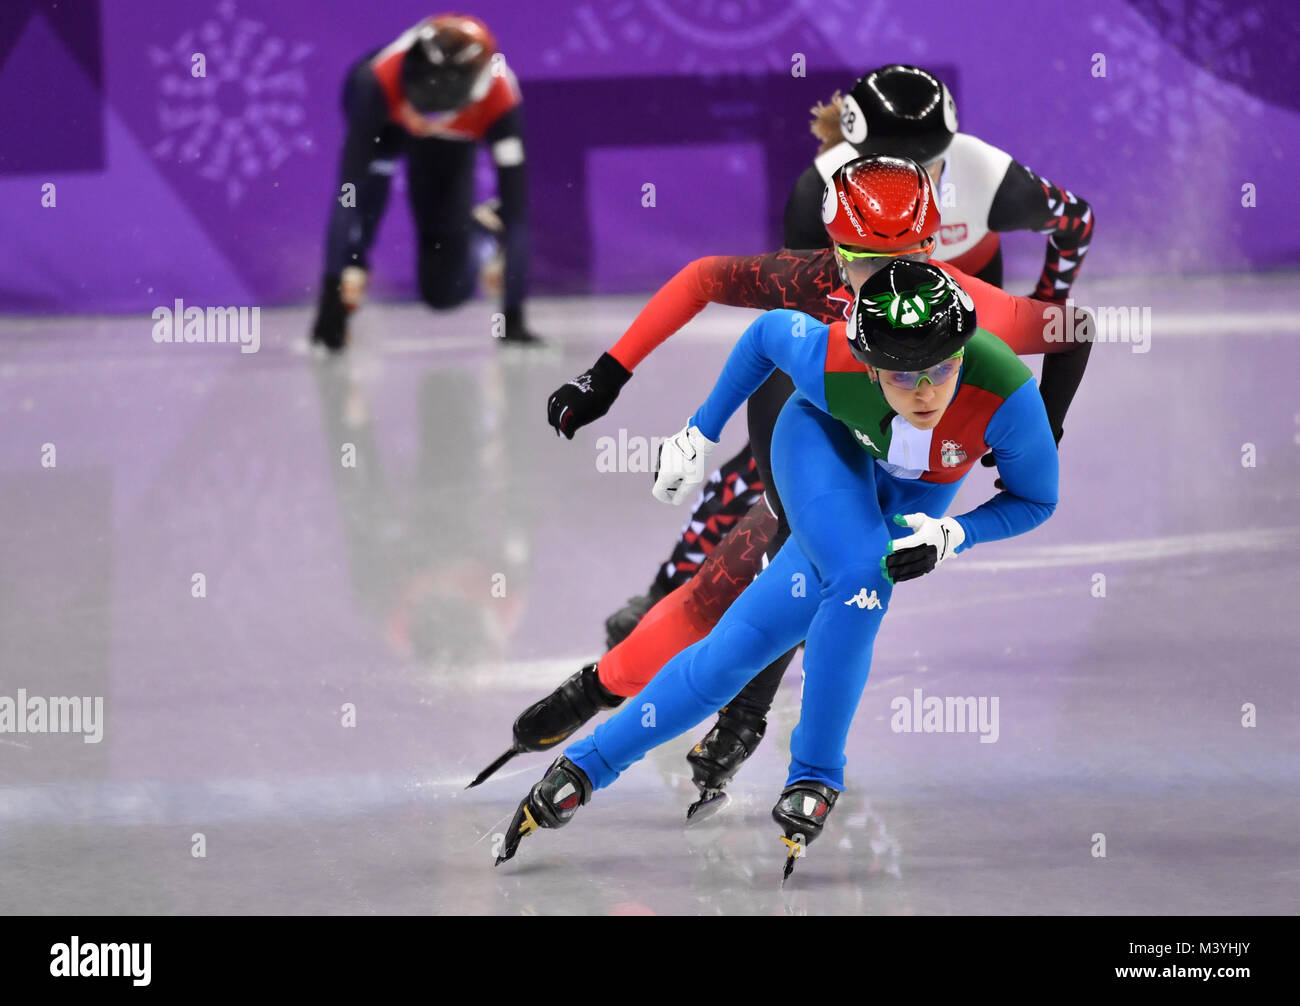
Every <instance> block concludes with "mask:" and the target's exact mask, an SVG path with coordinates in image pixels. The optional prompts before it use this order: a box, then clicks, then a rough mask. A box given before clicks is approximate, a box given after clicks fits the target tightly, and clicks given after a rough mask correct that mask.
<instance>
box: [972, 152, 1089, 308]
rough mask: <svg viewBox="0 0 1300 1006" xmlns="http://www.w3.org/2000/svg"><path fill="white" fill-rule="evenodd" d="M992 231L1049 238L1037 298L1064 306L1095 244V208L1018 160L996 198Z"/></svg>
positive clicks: (991, 212)
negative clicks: (1093, 234)
mask: <svg viewBox="0 0 1300 1006" xmlns="http://www.w3.org/2000/svg"><path fill="white" fill-rule="evenodd" d="M988 224H989V229H990V230H995V231H1022V230H1023V231H1037V232H1038V233H1040V234H1047V235H1048V238H1047V257H1046V260H1045V261H1044V262H1043V271H1042V273H1041V274H1040V275H1039V277H1038V285H1037V286H1036V287H1035V289H1034V296H1035V297H1037V298H1039V299H1040V300H1050V301H1056V302H1058V303H1063V302H1064V301H1065V299H1066V298H1067V297H1069V295H1070V287H1071V286H1072V285H1073V284H1074V281H1075V279H1077V278H1078V275H1079V267H1080V266H1081V265H1082V264H1083V257H1084V256H1085V255H1086V254H1087V253H1088V245H1089V243H1090V242H1091V241H1092V225H1093V213H1092V207H1091V206H1089V205H1088V204H1087V203H1086V202H1084V200H1082V199H1080V198H1079V197H1078V196H1076V195H1075V194H1074V193H1073V192H1070V191H1068V190H1066V189H1062V188H1061V187H1060V186H1057V185H1053V184H1052V183H1051V182H1049V181H1048V180H1047V179H1046V178H1043V177H1041V176H1039V175H1036V174H1034V172H1032V171H1030V170H1029V169H1028V168H1026V167H1025V166H1024V165H1023V164H1020V163H1018V162H1016V161H1012V162H1011V164H1010V165H1008V167H1007V173H1006V175H1005V176H1004V177H1003V179H1002V184H1001V185H999V186H998V190H997V192H996V193H995V194H994V196H993V205H992V206H991V207H990V208H989V220H988Z"/></svg>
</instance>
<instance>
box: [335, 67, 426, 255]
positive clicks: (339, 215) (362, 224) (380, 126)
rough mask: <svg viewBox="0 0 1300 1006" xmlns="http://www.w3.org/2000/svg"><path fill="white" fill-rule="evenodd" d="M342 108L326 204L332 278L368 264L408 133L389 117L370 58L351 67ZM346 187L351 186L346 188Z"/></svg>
mask: <svg viewBox="0 0 1300 1006" xmlns="http://www.w3.org/2000/svg"><path fill="white" fill-rule="evenodd" d="M343 110H344V115H345V116H346V118H347V137H346V139H345V140H344V142H343V155H342V157H341V158H340V162H339V182H338V185H337V186H336V187H335V189H334V192H333V205H332V206H331V208H330V218H329V232H328V238H327V240H326V251H325V274H326V275H327V276H328V275H335V276H336V275H338V274H339V273H340V272H342V271H343V268H344V267H345V266H349V265H357V266H361V267H362V268H366V264H367V255H368V253H369V251H370V246H371V244H372V243H373V242H374V238H375V229H376V227H378V225H379V220H380V218H381V217H382V216H383V215H384V209H385V208H386V207H387V205H388V188H389V183H390V181H391V179H392V173H393V169H394V167H395V162H396V159H397V158H398V157H399V156H400V155H401V152H402V149H403V147H404V146H405V143H406V131H405V130H403V129H402V128H401V127H399V126H396V125H394V124H393V123H391V122H389V121H388V107H387V105H386V104H385V102H384V94H383V91H381V90H380V88H379V81H377V80H376V79H375V75H374V74H373V73H372V72H371V71H370V64H369V60H365V61H363V62H361V63H359V64H357V66H355V67H354V68H353V69H352V71H351V73H350V76H349V78H348V82H347V85H346V86H345V88H344V99H343ZM347 185H351V186H353V188H351V189H347V188H345V186H347Z"/></svg>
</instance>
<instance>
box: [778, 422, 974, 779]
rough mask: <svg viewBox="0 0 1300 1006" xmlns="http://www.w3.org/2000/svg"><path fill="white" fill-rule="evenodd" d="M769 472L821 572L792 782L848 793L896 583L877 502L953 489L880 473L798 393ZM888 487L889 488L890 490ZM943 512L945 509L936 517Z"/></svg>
mask: <svg viewBox="0 0 1300 1006" xmlns="http://www.w3.org/2000/svg"><path fill="white" fill-rule="evenodd" d="M772 468H773V473H774V475H775V478H776V484H777V486H778V487H779V488H780V490H781V499H782V501H783V503H784V504H785V510H786V514H787V516H788V518H789V521H790V528H791V535H792V540H795V541H797V542H798V543H799V545H800V548H801V549H802V551H803V552H804V554H805V555H806V556H807V557H808V560H809V561H810V562H811V563H812V565H813V567H814V569H815V570H816V573H817V578H818V591H819V598H818V600H819V603H818V608H817V614H816V616H815V617H814V618H813V620H812V624H811V625H810V626H809V629H808V641H807V645H806V648H805V650H804V659H803V666H804V691H803V704H802V711H801V715H800V721H799V725H798V726H796V727H795V730H794V733H793V735H792V736H791V738H790V751H791V755H792V758H791V764H790V774H789V777H788V782H797V781H799V780H801V779H815V780H818V781H820V782H824V783H826V784H827V785H828V786H831V787H833V788H834V789H837V790H842V789H843V788H844V763H845V758H844V745H845V742H846V740H847V738H848V731H849V725H850V724H851V723H852V721H853V714H854V712H855V711H856V710H857V706H858V701H859V699H860V698H861V697H862V689H863V687H864V686H865V685H866V681H867V674H868V672H869V670H870V668H871V653H872V646H873V644H874V642H875V637H876V632H877V631H878V630H879V627H880V622H881V619H882V618H883V616H884V613H885V610H886V609H887V607H888V605H889V599H890V596H891V594H892V591H893V585H892V584H890V583H889V582H888V581H887V580H886V579H885V577H884V574H883V573H882V571H881V568H880V560H881V558H882V557H883V556H884V555H885V553H886V551H887V549H888V545H889V540H890V538H891V537H893V536H895V532H896V531H897V532H898V533H899V534H900V535H901V534H907V533H910V532H909V531H908V530H907V529H903V528H897V527H896V526H895V525H894V524H893V522H892V520H891V519H890V518H892V516H893V513H894V512H895V511H894V510H893V509H890V510H889V513H888V514H886V513H884V512H883V511H882V506H881V501H880V497H881V496H884V497H885V498H886V499H887V500H889V501H890V502H891V505H892V504H893V503H895V502H897V503H900V504H901V503H902V502H903V501H916V502H917V504H918V505H916V506H913V507H911V509H910V510H904V511H901V512H912V511H914V510H924V509H927V508H926V507H924V506H920V505H919V503H920V502H921V501H923V500H927V499H930V498H931V497H934V498H935V499H936V500H938V499H939V498H943V499H944V500H945V502H944V506H946V501H947V500H951V498H952V495H953V494H954V493H955V491H956V487H955V486H949V485H926V486H925V487H922V486H921V484H920V483H903V482H901V480H895V479H893V478H891V477H890V476H889V475H888V474H887V473H885V472H884V471H883V470H882V469H881V468H880V467H879V466H878V465H877V464H876V463H875V461H874V459H873V458H872V457H871V456H870V455H869V454H867V452H866V451H864V450H862V449H861V447H859V446H858V444H857V443H856V442H855V441H854V438H853V434H852V433H851V432H850V431H849V430H848V429H847V428H845V427H844V426H843V424H841V423H840V422H839V421H837V420H835V419H832V418H831V417H830V416H828V415H826V414H825V413H824V412H821V411H820V410H818V409H817V408H815V407H814V406H813V405H812V404H811V403H809V402H808V401H807V400H806V399H803V398H802V397H801V396H795V397H794V398H792V399H791V400H790V402H789V403H788V404H787V405H786V408H785V409H784V410H783V411H782V413H781V417H780V419H779V420H778V421H777V425H776V430H775V431H774V433H773V437H772ZM886 483H889V484H886ZM939 512H940V513H942V510H940V511H939Z"/></svg>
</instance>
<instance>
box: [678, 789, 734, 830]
mask: <svg viewBox="0 0 1300 1006" xmlns="http://www.w3.org/2000/svg"><path fill="white" fill-rule="evenodd" d="M730 803H731V796H730V795H729V794H728V793H727V791H726V790H722V789H719V790H710V791H709V792H706V793H704V794H702V795H701V796H700V798H699V799H698V800H696V801H695V802H694V803H693V804H691V805H690V806H689V807H688V808H686V823H687V824H698V823H699V822H700V821H707V820H708V819H709V818H711V817H713V816H714V815H716V814H719V813H721V812H722V811H723V810H725V809H726V807H727V805H728V804H730Z"/></svg>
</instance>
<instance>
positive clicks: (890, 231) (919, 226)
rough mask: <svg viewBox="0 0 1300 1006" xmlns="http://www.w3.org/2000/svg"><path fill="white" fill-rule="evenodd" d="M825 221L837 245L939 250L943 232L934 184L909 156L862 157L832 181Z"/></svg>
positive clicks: (825, 198)
mask: <svg viewBox="0 0 1300 1006" xmlns="http://www.w3.org/2000/svg"><path fill="white" fill-rule="evenodd" d="M822 223H824V224H825V225H826V233H827V234H829V235H830V238H831V241H832V243H834V244H837V245H851V246H857V247H861V248H870V249H871V250H872V251H902V250H904V249H910V248H916V247H918V246H921V250H923V251H926V252H930V251H933V249H934V243H935V238H934V235H935V234H936V233H937V232H938V230H939V206H938V204H937V203H936V202H935V200H934V185H933V184H932V183H931V182H930V175H929V174H928V173H927V172H926V170H925V169H924V168H923V167H921V165H919V164H917V163H916V162H915V161H911V160H908V159H907V158H905V157H885V156H882V155H879V154H873V155H871V156H870V157H859V158H858V159H857V160H854V161H849V162H848V163H847V164H844V165H842V166H840V167H839V168H837V169H836V170H835V173H834V174H833V175H831V179H830V181H829V182H827V183H826V191H825V192H824V193H823V194H822Z"/></svg>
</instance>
